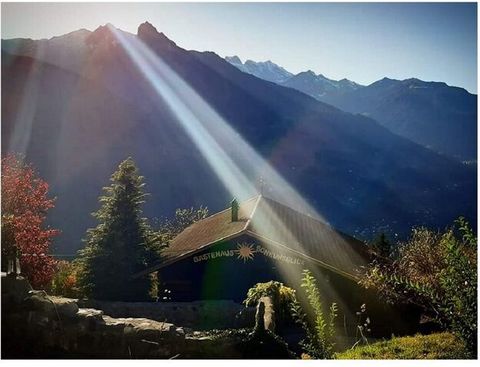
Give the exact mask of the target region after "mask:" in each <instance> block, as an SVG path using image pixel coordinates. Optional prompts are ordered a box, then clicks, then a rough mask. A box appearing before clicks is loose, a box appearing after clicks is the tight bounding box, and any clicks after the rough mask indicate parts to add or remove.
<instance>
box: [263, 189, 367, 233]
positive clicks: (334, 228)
mask: <svg viewBox="0 0 480 367" xmlns="http://www.w3.org/2000/svg"><path fill="white" fill-rule="evenodd" d="M265 200H267V201H268V200H270V201H273V202H274V203H276V204H278V205H281V206H283V207H284V208H287V209H288V210H291V211H293V212H295V213H296V214H299V215H301V216H303V217H307V218H309V219H311V220H313V221H315V222H317V223H319V224H322V225H324V226H326V227H328V228H329V229H330V230H332V231H334V232H336V233H338V234H340V235H342V236H345V237H349V238H353V239H354V240H356V241H359V242H364V241H362V240H359V239H358V238H356V237H354V236H352V235H350V234H348V233H345V232H344V231H341V230H338V229H337V228H336V227H334V226H332V225H331V224H330V223H328V222H327V221H325V220H322V219H320V218H315V217H313V216H311V215H309V214H307V213H304V212H301V211H299V210H297V209H294V208H292V207H291V206H289V205H286V204H283V203H281V202H279V201H277V200H274V199H272V198H268V197H265Z"/></svg>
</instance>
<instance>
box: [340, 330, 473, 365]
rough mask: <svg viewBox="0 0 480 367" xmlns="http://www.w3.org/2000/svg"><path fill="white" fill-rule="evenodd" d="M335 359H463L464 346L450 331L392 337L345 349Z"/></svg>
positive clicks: (464, 356)
mask: <svg viewBox="0 0 480 367" xmlns="http://www.w3.org/2000/svg"><path fill="white" fill-rule="evenodd" d="M336 358H337V359H465V358H467V356H466V351H465V346H464V344H463V342H462V341H461V340H459V339H458V338H457V337H456V336H454V335H453V334H450V333H438V334H431V335H415V336H407V337H402V338H395V337H394V338H393V339H391V340H387V341H382V342H378V343H374V344H370V345H366V346H361V347H357V348H355V349H353V350H347V351H345V352H342V353H338V354H337V355H336Z"/></svg>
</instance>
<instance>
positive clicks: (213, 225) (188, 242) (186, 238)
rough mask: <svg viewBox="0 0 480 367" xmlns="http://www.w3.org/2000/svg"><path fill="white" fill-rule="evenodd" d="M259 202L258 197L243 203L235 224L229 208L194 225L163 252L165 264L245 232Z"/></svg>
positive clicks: (180, 234)
mask: <svg viewBox="0 0 480 367" xmlns="http://www.w3.org/2000/svg"><path fill="white" fill-rule="evenodd" d="M257 202H258V197H254V198H251V199H249V200H247V201H244V202H242V203H241V204H240V208H239V210H238V221H235V222H232V215H231V209H230V208H228V209H225V210H223V211H221V212H218V213H216V214H213V215H211V216H209V217H207V218H205V219H202V220H199V221H198V222H196V223H193V224H192V225H191V226H189V227H187V228H186V229H185V230H183V231H182V232H181V233H179V234H178V235H177V236H176V237H175V238H174V239H173V240H172V241H171V242H170V244H169V246H168V247H167V248H166V249H165V250H164V251H163V252H162V256H163V257H164V262H165V261H170V260H172V259H174V258H177V257H182V256H183V255H186V254H189V253H190V252H192V251H197V250H199V249H201V248H203V247H205V246H208V245H210V244H213V243H216V242H218V241H220V240H222V239H224V238H229V237H231V236H233V235H236V234H237V233H238V234H239V233H241V232H243V231H244V230H245V229H246V227H247V225H248V221H249V220H250V218H251V217H252V212H253V210H254V208H255V204H256V203H257Z"/></svg>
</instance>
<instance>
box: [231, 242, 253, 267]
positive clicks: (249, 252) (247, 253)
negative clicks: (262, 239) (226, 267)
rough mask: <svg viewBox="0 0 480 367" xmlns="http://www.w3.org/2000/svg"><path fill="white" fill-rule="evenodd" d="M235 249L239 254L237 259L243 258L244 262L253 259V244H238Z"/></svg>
mask: <svg viewBox="0 0 480 367" xmlns="http://www.w3.org/2000/svg"><path fill="white" fill-rule="evenodd" d="M235 251H236V252H237V254H238V256H237V259H241V260H243V262H244V263H245V262H247V260H253V255H254V254H255V250H254V249H253V245H247V244H246V243H242V244H237V249H236V250H235Z"/></svg>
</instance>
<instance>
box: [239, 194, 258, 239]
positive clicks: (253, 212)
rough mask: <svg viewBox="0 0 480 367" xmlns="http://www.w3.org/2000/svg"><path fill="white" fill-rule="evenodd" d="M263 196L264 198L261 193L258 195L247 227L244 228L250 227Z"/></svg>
mask: <svg viewBox="0 0 480 367" xmlns="http://www.w3.org/2000/svg"><path fill="white" fill-rule="evenodd" d="M262 198H263V196H262V195H261V194H259V195H258V197H257V202H256V203H255V206H254V207H253V210H252V213H251V214H250V218H248V220H247V223H246V224H245V227H244V228H243V230H244V231H245V230H247V229H248V227H249V226H250V223H251V222H252V218H253V216H254V215H255V211H256V210H257V208H258V204H259V203H260V200H261V199H262Z"/></svg>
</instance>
